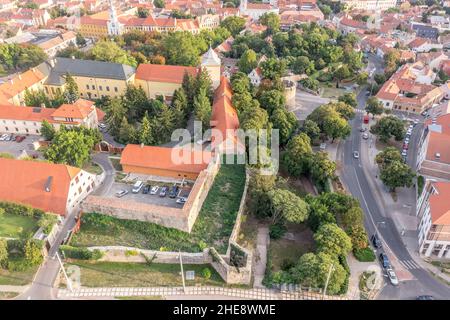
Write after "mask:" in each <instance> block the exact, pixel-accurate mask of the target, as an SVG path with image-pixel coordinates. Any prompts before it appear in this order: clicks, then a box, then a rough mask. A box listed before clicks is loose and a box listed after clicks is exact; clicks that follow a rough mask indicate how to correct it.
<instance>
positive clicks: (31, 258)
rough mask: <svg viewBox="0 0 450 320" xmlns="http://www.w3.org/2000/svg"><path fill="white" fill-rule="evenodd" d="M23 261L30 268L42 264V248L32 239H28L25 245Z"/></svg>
mask: <svg viewBox="0 0 450 320" xmlns="http://www.w3.org/2000/svg"><path fill="white" fill-rule="evenodd" d="M25 259H26V260H27V262H28V263H29V264H30V265H32V266H37V265H39V264H41V263H42V261H43V260H44V256H43V254H42V246H40V245H39V244H38V242H37V241H35V240H33V239H28V240H27V242H26V243H25Z"/></svg>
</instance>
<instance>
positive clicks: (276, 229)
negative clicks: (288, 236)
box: [269, 223, 287, 240]
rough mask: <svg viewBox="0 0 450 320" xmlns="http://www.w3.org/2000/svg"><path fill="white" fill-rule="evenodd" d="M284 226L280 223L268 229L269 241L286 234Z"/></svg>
mask: <svg viewBox="0 0 450 320" xmlns="http://www.w3.org/2000/svg"><path fill="white" fill-rule="evenodd" d="M286 231H287V230H286V226H285V225H284V224H282V223H275V224H272V225H271V226H270V228H269V235H270V238H271V239H274V240H276V239H280V238H281V237H282V236H284V234H285V233H286Z"/></svg>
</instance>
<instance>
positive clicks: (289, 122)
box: [270, 108, 298, 145]
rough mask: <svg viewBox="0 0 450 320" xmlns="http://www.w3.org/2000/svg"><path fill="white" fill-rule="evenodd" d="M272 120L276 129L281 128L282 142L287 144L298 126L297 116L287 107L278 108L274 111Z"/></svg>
mask: <svg viewBox="0 0 450 320" xmlns="http://www.w3.org/2000/svg"><path fill="white" fill-rule="evenodd" d="M270 121H271V122H272V124H273V128H274V129H279V130H280V142H281V144H283V145H284V144H285V143H286V142H287V141H288V140H289V138H290V137H291V135H292V133H293V132H294V131H295V129H296V128H297V124H298V122H297V117H296V116H295V114H294V113H292V112H289V111H287V110H286V109H285V108H278V109H275V110H274V111H273V112H272V115H271V116H270Z"/></svg>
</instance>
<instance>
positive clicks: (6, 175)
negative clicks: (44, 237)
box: [0, 159, 80, 215]
mask: <svg viewBox="0 0 450 320" xmlns="http://www.w3.org/2000/svg"><path fill="white" fill-rule="evenodd" d="M78 172H80V169H79V168H74V167H70V166H67V165H63V164H53V163H47V162H39V161H27V160H16V159H0V181H1V182H2V183H0V200H2V201H9V202H16V203H22V204H27V205H30V206H32V207H35V208H38V209H41V210H44V211H46V212H53V213H57V214H61V215H64V214H65V213H66V204H67V197H68V193H69V187H70V182H71V180H72V178H73V177H74V176H75V175H76V174H78ZM49 177H52V183H51V187H50V192H46V191H45V186H46V183H47V181H48V179H49Z"/></svg>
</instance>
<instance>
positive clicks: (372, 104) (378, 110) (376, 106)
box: [366, 97, 384, 117]
mask: <svg viewBox="0 0 450 320" xmlns="http://www.w3.org/2000/svg"><path fill="white" fill-rule="evenodd" d="M366 112H367V113H371V114H372V116H373V117H375V115H380V114H383V112H384V108H383V104H382V103H381V102H380V100H378V99H377V98H376V97H370V98H369V99H367V102H366Z"/></svg>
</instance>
